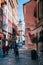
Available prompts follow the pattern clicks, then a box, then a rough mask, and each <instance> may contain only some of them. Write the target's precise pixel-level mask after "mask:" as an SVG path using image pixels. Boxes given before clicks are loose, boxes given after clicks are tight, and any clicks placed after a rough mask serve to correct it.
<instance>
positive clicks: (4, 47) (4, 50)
mask: <svg viewBox="0 0 43 65" xmlns="http://www.w3.org/2000/svg"><path fill="white" fill-rule="evenodd" d="M2 51H3V55H5V52H6V46H5V44H4V45H3V46H2Z"/></svg>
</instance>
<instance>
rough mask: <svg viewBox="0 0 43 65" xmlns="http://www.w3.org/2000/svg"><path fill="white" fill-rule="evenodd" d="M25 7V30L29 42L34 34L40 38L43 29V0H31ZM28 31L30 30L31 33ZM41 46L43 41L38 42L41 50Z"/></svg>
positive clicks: (38, 47)
mask: <svg viewBox="0 0 43 65" xmlns="http://www.w3.org/2000/svg"><path fill="white" fill-rule="evenodd" d="M23 7H24V20H25V23H26V25H27V26H26V30H25V31H26V37H27V38H26V39H27V43H28V44H29V41H31V39H30V38H32V35H33V34H34V36H38V40H39V37H40V32H41V31H43V8H42V7H43V1H42V0H30V2H28V3H26V4H24V5H23ZM27 23H28V24H27ZM27 32H29V34H28V33H27ZM29 36H30V37H29ZM42 36H43V35H42ZM28 40H29V41H28ZM27 43H26V44H27ZM33 46H34V45H33ZM41 46H42V43H40V42H38V43H37V50H39V49H40V48H41ZM34 47H35V46H34Z"/></svg>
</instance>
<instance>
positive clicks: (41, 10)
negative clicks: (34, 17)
mask: <svg viewBox="0 0 43 65" xmlns="http://www.w3.org/2000/svg"><path fill="white" fill-rule="evenodd" d="M38 8H39V9H38V18H39V20H40V19H42V18H43V0H40V2H39V3H38Z"/></svg>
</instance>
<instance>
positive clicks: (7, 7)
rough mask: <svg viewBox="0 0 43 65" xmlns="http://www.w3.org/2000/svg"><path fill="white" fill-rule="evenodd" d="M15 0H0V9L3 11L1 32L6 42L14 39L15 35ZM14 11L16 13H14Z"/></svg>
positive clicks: (16, 19)
mask: <svg viewBox="0 0 43 65" xmlns="http://www.w3.org/2000/svg"><path fill="white" fill-rule="evenodd" d="M17 6H18V3H17V0H13V1H11V0H1V9H2V11H3V15H2V16H3V19H2V32H3V35H4V39H3V41H4V42H5V43H6V44H8V43H11V42H10V41H11V40H15V38H16V35H17V22H18V18H17V16H18V12H17ZM15 11H16V13H15Z"/></svg>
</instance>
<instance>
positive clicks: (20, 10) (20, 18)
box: [17, 0, 29, 22]
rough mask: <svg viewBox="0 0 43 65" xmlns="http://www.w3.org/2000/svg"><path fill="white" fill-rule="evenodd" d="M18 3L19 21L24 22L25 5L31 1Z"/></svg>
mask: <svg viewBox="0 0 43 65" xmlns="http://www.w3.org/2000/svg"><path fill="white" fill-rule="evenodd" d="M17 1H18V21H19V20H21V21H22V22H23V21H24V16H23V4H24V3H26V2H28V1H29V0H17Z"/></svg>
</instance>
